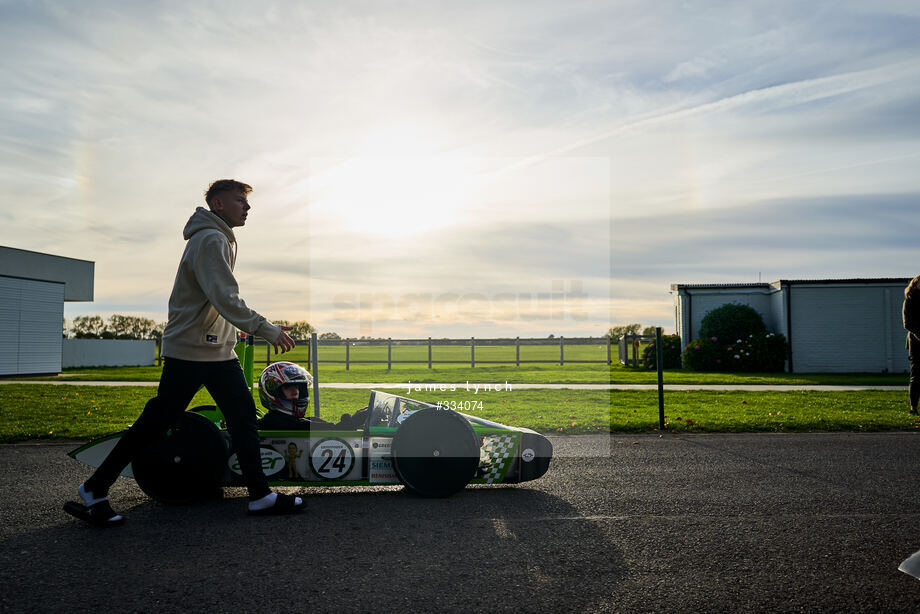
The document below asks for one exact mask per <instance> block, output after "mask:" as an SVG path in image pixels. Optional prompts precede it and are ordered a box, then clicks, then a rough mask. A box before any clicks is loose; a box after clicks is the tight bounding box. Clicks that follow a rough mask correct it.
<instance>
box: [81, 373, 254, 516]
mask: <svg viewBox="0 0 920 614" xmlns="http://www.w3.org/2000/svg"><path fill="white" fill-rule="evenodd" d="M201 386H204V387H205V388H207V390H208V392H209V393H211V396H212V397H214V400H215V401H216V402H217V406H218V407H220V410H221V412H223V414H224V418H225V419H226V421H227V428H228V430H229V431H230V436H231V437H232V438H233V446H234V448H235V450H236V453H237V458H238V459H239V462H240V470H241V471H242V473H243V477H244V478H245V479H246V486H247V488H248V489H249V498H250V500H254V499H259V498H261V497H264V496H265V495H267V494H268V493H269V492H270V490H269V488H268V480H267V479H266V478H265V474H264V473H263V472H262V460H261V457H260V453H259V434H258V431H257V427H256V405H255V402H254V401H253V400H252V392H251V391H250V389H249V387H248V386H247V385H246V379H245V377H244V376H243V369H242V368H241V367H240V362H239V361H238V360H236V359H235V358H234V359H232V360H225V361H221V362H197V361H191V360H179V359H177V358H165V359H164V365H163V374H162V375H161V376H160V386H159V388H158V389H157V396H155V397H154V398H152V399H150V400H149V401H148V402H147V405H146V406H145V407H144V411H143V413H141V416H140V418H138V419H137V422H135V423H134V424H133V425H132V426H131V427H130V428H128V429H127V430H126V431H125V433H124V435H122V437H121V439H120V440H119V441H118V443H117V444H116V445H115V447H114V448H113V449H112V452H111V453H109V456H108V457H107V458H106V459H105V460H104V461H103V462H102V464H101V465H100V466H99V468H98V469H97V470H96V472H95V473H94V474H93V476H92V477H91V478H90V479H88V480H87V481H86V489H87V490H89V491H91V492H93V493H94V494H95V495H96V496H101V495H103V494H106V493H108V490H109V486H111V485H112V484H113V483H114V482H115V480H116V479H117V478H118V475H119V474H120V473H121V472H122V470H123V469H124V468H125V467H127V465H128V463H130V462H131V461H132V460H133V459H134V458H135V456H136V455H137V454H138V453H140V452H141V451H142V450H143V449H144V448H146V447H147V446H149V445H150V444H151V443H152V442H154V441H156V440H157V439H158V438H159V437H160V436H161V435H163V434H164V433H165V432H166V431H167V430H169V428H170V427H171V426H172V425H173V423H174V422H175V421H176V420H177V419H178V417H179V416H180V415H181V414H182V412H183V411H185V408H186V407H188V405H189V403H190V402H191V400H192V397H194V396H195V393H197V392H198V390H199V388H201Z"/></svg>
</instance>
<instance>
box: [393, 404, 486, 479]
mask: <svg viewBox="0 0 920 614" xmlns="http://www.w3.org/2000/svg"><path fill="white" fill-rule="evenodd" d="M392 452H393V468H394V469H395V470H396V475H397V476H398V477H399V480H400V481H401V482H402V483H403V484H405V486H406V488H408V489H409V490H410V491H412V492H414V493H416V494H418V495H421V496H423V497H446V496H448V495H452V494H453V493H455V492H457V491H458V490H461V489H462V488H464V487H465V486H466V485H467V484H469V482H470V480H472V479H473V477H474V476H475V475H476V469H477V468H478V467H479V438H478V437H477V436H476V432H475V431H474V430H473V427H472V425H470V423H469V421H467V419H466V418H464V417H463V416H461V415H460V414H458V413H457V412H455V411H451V410H448V409H435V408H433V407H432V408H428V409H423V410H421V411H418V412H416V413H414V414H412V415H411V416H409V417H408V418H407V419H406V421H405V422H403V423H402V425H400V427H399V429H398V430H397V431H396V435H395V436H394V437H393V448H392Z"/></svg>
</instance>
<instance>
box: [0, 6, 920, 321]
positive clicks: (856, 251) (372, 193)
mask: <svg viewBox="0 0 920 614" xmlns="http://www.w3.org/2000/svg"><path fill="white" fill-rule="evenodd" d="M0 57H2V58H3V62H2V63H0V78H2V83H3V88H2V90H0V122H2V125H3V130H2V131H0V177H2V180H0V191H2V194H0V196H2V205H0V244H2V245H6V246H10V247H17V248H21V249H27V250H34V251H41V252H48V253H52V254H58V255H62V256H69V257H73V258H81V259H85V260H92V261H94V262H95V263H96V264H95V270H96V277H95V301H94V302H93V303H69V304H67V306H66V309H65V316H67V317H68V318H72V317H74V316H77V315H85V314H100V315H103V316H108V315H110V314H112V313H123V314H133V315H142V316H145V317H151V318H154V319H156V320H158V321H162V320H164V319H165V307H166V300H167V297H168V294H169V290H170V288H171V285H172V280H173V276H174V274H175V267H176V264H177V262H178V259H179V255H180V253H181V250H182V248H183V240H182V237H181V229H182V226H183V225H184V224H185V221H186V220H187V218H188V216H189V215H191V213H192V212H193V210H194V208H195V207H196V206H199V205H202V204H203V199H202V193H203V191H204V190H205V188H206V187H207V184H208V183H209V182H210V181H212V180H214V179H218V178H223V177H233V178H236V179H239V180H242V181H245V182H247V183H250V184H252V185H253V186H254V188H255V191H254V192H253V194H252V195H251V197H250V201H251V203H252V205H253V210H252V211H251V213H250V216H249V220H248V222H247V223H246V226H245V227H244V228H241V229H238V232H237V235H238V238H239V243H240V246H239V261H238V265H237V276H238V279H239V281H240V285H241V290H242V295H243V297H244V298H245V299H246V300H247V302H248V303H249V304H250V306H252V307H253V308H255V309H256V310H258V311H260V312H261V313H263V314H265V315H266V316H268V317H269V318H276V319H277V318H283V319H288V320H302V319H306V320H309V321H311V322H312V323H313V324H314V325H315V326H316V327H317V328H318V329H319V330H320V331H336V332H339V333H340V334H343V335H359V336H360V335H389V336H394V337H399V336H405V337H427V336H429V335H432V336H458V337H466V336H479V337H492V336H504V335H511V336H516V335H520V336H540V337H545V336H546V335H548V334H550V333H553V334H556V335H560V334H561V335H566V336H576V335H577V336H581V335H599V334H602V333H603V332H604V331H606V329H607V328H608V327H609V326H610V325H611V324H618V323H629V322H641V323H642V324H644V325H661V326H664V327H665V328H667V329H673V326H674V321H673V303H672V300H673V299H672V297H671V295H670V294H669V287H670V284H672V283H701V282H751V281H757V280H758V279H762V280H763V281H773V280H776V279H780V278H785V279H805V278H847V277H891V276H913V275H914V274H916V273H917V272H920V250H918V249H917V243H918V241H917V234H918V232H917V231H918V224H917V220H918V216H920V213H918V204H920V199H918V195H920V172H918V168H920V5H918V4H917V3H915V2H913V1H904V2H893V1H892V2H875V3H865V2H836V1H835V2H820V1H816V2H807V3H804V2H776V1H775V0H773V1H769V2H755V1H751V2H714V1H713V2H693V1H690V0H687V1H683V2H665V1H661V2H641V1H637V2H625V1H624V2H617V1H611V0H607V1H585V2H577V1H576V2H572V1H566V2H561V1H552V2H550V1H544V2H539V1H527V2H524V1H520V2H472V3H461V2H429V1H421V0H420V1H417V2H397V1H394V2H348V1H345V2H336V3H321V2H300V3H298V2H294V1H285V2H258V3H257V2H251V3H246V2H220V3H211V2H208V3H204V2H168V1H164V2H136V3H133V2H92V1H87V2H79V3H78V2H39V1H35V2H24V1H22V2H19V1H17V2H14V1H0Z"/></svg>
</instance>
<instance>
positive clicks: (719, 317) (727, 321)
mask: <svg viewBox="0 0 920 614" xmlns="http://www.w3.org/2000/svg"><path fill="white" fill-rule="evenodd" d="M766 332H767V327H766V325H765V324H764V323H763V318H762V317H760V314H759V313H757V311H756V310H755V309H754V308H753V307H750V306H748V305H739V304H736V303H728V304H726V305H722V306H721V307H717V308H715V309H713V310H712V311H710V312H709V313H707V314H706V315H705V316H704V317H703V322H702V323H701V325H700V338H701V339H712V338H713V337H715V339H714V341H718V340H724V341H725V342H728V343H730V342H733V341H735V340H737V339H747V338H748V336H749V335H756V334H758V333H761V334H766Z"/></svg>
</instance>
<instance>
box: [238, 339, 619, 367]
mask: <svg viewBox="0 0 920 614" xmlns="http://www.w3.org/2000/svg"><path fill="white" fill-rule="evenodd" d="M263 348H264V350H263ZM522 349H523V354H524V356H523V357H522ZM263 351H264V354H263ZM262 356H264V357H265V360H260V358H261V357H262ZM313 358H314V357H313V356H312V355H311V351H310V344H309V343H307V342H303V345H302V346H298V347H297V348H295V349H294V350H293V351H292V352H289V353H286V354H284V356H283V357H282V356H281V355H276V354H274V353H273V350H272V347H271V346H270V345H268V344H266V343H265V341H264V340H262V339H257V340H256V348H255V362H257V363H260V364H270V363H272V362H275V361H277V360H291V361H294V362H306V363H307V364H313ZM316 359H317V361H318V362H321V363H330V364H344V365H345V369H349V368H350V367H351V365H355V364H385V365H386V366H387V369H391V368H392V366H393V365H394V364H424V365H427V366H428V368H429V369H430V368H432V365H435V364H469V365H470V367H475V366H476V365H484V364H504V365H516V366H520V365H522V364H534V363H546V364H559V365H565V364H585V363H597V364H608V365H609V364H611V344H610V338H609V337H578V338H574V337H573V338H565V337H554V338H547V339H526V338H525V339H522V338H520V337H515V338H499V339H476V338H475V337H470V338H469V339H434V338H431V337H428V338H427V339H392V338H388V339H318V340H317V348H316Z"/></svg>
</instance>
